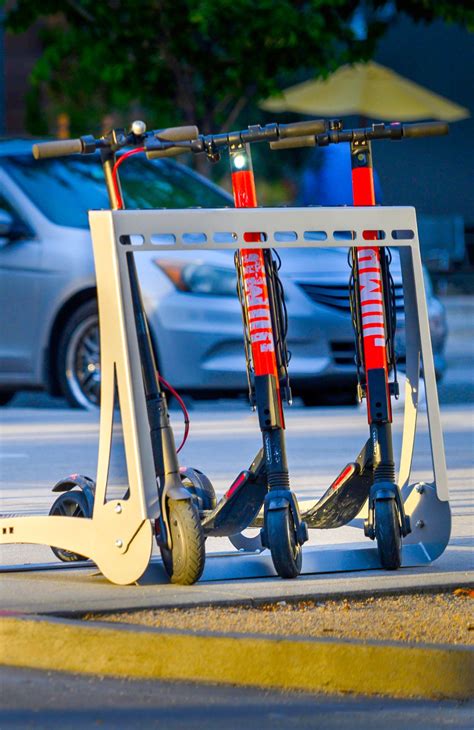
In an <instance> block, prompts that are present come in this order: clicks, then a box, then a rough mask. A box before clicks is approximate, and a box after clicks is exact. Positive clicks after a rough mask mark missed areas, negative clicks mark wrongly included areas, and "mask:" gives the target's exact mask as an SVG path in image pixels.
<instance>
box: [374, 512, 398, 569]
mask: <svg viewBox="0 0 474 730" xmlns="http://www.w3.org/2000/svg"><path fill="white" fill-rule="evenodd" d="M374 517H375V539H376V540H377V549H378V553H379V558H380V562H381V563H382V567H383V568H385V570H397V569H398V568H399V567H400V566H401V564H402V537H401V529H400V520H399V517H398V507H397V503H396V501H395V500H394V499H379V500H376V501H375V515H374Z"/></svg>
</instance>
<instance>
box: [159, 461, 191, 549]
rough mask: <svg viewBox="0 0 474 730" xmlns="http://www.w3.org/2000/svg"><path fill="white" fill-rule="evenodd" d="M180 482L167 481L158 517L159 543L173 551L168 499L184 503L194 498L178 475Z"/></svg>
mask: <svg viewBox="0 0 474 730" xmlns="http://www.w3.org/2000/svg"><path fill="white" fill-rule="evenodd" d="M178 479H179V482H177V481H176V479H173V480H172V481H171V480H166V481H165V485H164V487H163V492H162V494H161V500H160V507H161V509H160V516H159V517H158V525H159V537H157V543H158V545H159V546H162V547H166V548H168V550H171V530H170V523H169V519H168V510H167V509H166V500H167V499H174V500H175V501H177V502H178V501H184V500H189V501H191V500H192V498H193V496H192V494H191V492H189V491H188V490H187V489H186V487H183V486H182V484H181V478H180V477H179V475H178ZM155 531H156V524H155Z"/></svg>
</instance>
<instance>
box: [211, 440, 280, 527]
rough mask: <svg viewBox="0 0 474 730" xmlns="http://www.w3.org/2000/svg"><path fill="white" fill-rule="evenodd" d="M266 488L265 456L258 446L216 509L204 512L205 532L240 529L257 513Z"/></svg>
mask: <svg viewBox="0 0 474 730" xmlns="http://www.w3.org/2000/svg"><path fill="white" fill-rule="evenodd" d="M267 492H268V484H267V478H266V470H265V458H264V455H263V449H260V451H259V452H258V454H257V456H256V457H255V459H254V461H253V462H252V464H251V466H250V468H249V469H248V470H247V471H243V472H241V473H240V474H239V475H238V477H237V478H236V479H235V480H234V482H233V484H232V485H231V486H230V487H229V489H228V490H227V492H226V493H225V495H224V496H223V497H222V499H220V500H219V502H218V504H217V506H216V507H215V509H213V510H211V511H208V512H205V513H204V515H203V519H202V526H203V529H204V534H205V535H211V536H214V537H219V536H229V535H235V534H237V533H239V532H242V530H245V529H246V528H247V527H248V526H249V525H250V524H251V523H252V522H253V520H254V519H255V517H256V516H257V514H258V513H259V511H260V509H261V507H262V505H263V502H264V500H265V496H266V494H267Z"/></svg>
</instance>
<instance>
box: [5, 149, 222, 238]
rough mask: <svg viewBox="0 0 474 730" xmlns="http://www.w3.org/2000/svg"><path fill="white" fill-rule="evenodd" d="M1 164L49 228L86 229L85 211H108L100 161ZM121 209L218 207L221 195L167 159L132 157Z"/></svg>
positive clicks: (123, 175)
mask: <svg viewBox="0 0 474 730" xmlns="http://www.w3.org/2000/svg"><path fill="white" fill-rule="evenodd" d="M3 164H4V165H5V166H6V168H7V169H8V172H9V173H10V175H11V176H12V178H13V179H14V180H15V182H16V183H17V184H18V185H19V186H20V187H21V188H22V190H23V191H24V192H25V193H26V194H27V195H28V197H29V198H30V199H31V200H32V201H33V203H34V204H35V205H36V206H37V207H38V208H39V209H40V210H41V212H42V213H44V215H45V216H46V217H47V218H49V220H50V221H51V222H52V223H56V224H57V225H60V226H69V227H72V228H88V226H89V223H88V219H87V211H88V210H91V209H94V210H97V209H101V208H109V207H110V206H109V201H108V197H107V192H106V189H105V183H104V175H103V172H102V167H101V165H100V160H99V158H98V157H97V156H96V157H92V156H91V157H88V158H87V157H69V158H67V159H66V158H63V159H61V160H58V159H52V160H39V161H34V160H33V159H32V158H31V157H30V156H29V155H18V156H15V157H8V158H6V159H5V160H4V162H3ZM120 180H121V183H122V189H123V192H124V199H125V205H126V207H127V208H130V209H138V208H140V209H144V208H189V207H195V206H199V207H202V208H222V207H224V206H226V205H229V204H230V203H229V198H228V197H227V196H226V194H225V193H224V192H223V191H220V190H219V189H218V188H217V187H215V186H214V185H212V184H210V183H208V182H207V181H206V180H204V179H203V178H201V177H199V176H198V175H195V174H194V173H192V172H191V171H190V170H187V169H186V168H185V167H184V166H182V165H179V164H177V163H175V162H171V161H169V160H157V161H155V162H150V161H148V160H145V159H140V158H137V157H136V156H135V157H132V158H131V159H130V160H127V162H126V163H125V164H123V165H122V166H121V169H120Z"/></svg>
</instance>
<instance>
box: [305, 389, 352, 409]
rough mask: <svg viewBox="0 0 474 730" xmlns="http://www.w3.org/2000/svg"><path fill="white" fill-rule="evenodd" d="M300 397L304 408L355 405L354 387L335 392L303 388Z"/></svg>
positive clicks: (332, 390) (334, 390)
mask: <svg viewBox="0 0 474 730" xmlns="http://www.w3.org/2000/svg"><path fill="white" fill-rule="evenodd" d="M300 395H301V398H302V399H303V403H304V404H305V406H353V405H355V404H356V403H357V393H356V388H355V386H354V387H351V388H340V389H337V390H336V388H334V389H329V390H323V389H320V388H305V390H303V391H302V392H301V393H300Z"/></svg>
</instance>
